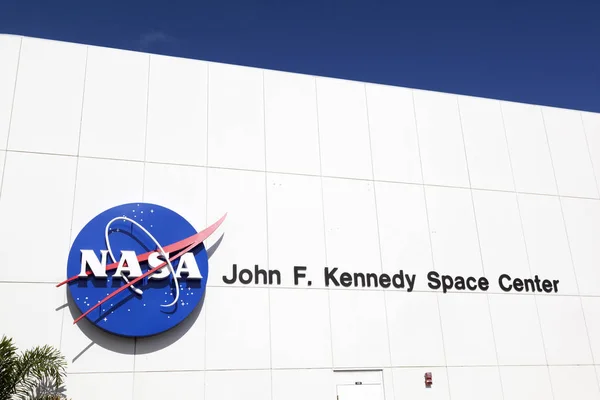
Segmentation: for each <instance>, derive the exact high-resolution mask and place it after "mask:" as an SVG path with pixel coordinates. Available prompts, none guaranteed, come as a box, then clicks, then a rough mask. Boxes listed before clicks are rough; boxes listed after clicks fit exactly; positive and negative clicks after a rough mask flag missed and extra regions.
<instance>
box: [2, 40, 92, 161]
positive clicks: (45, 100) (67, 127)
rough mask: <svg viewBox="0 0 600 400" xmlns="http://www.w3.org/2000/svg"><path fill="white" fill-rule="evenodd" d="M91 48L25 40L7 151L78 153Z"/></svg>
mask: <svg viewBox="0 0 600 400" xmlns="http://www.w3.org/2000/svg"><path fill="white" fill-rule="evenodd" d="M86 57H87V46H83V45H78V44H70V43H62V42H55V41H50V40H39V39H30V38H23V44H22V46H21V58H20V62H19V76H18V78H17V79H18V82H17V87H16V92H15V99H14V106H13V115H12V122H11V128H10V139H9V143H8V148H9V149H12V150H23V151H38V152H46V153H59V154H77V151H78V147H79V128H80V124H81V107H82V104H83V90H84V86H83V85H84V79H85V69H86V67H85V64H86Z"/></svg>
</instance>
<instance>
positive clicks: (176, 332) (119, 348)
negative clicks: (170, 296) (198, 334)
mask: <svg viewBox="0 0 600 400" xmlns="http://www.w3.org/2000/svg"><path fill="white" fill-rule="evenodd" d="M224 236H225V234H222V235H221V236H220V237H219V239H218V240H217V241H216V242H215V243H214V244H213V245H212V246H211V247H210V248H208V249H207V255H208V259H209V260H210V258H211V257H212V255H213V254H214V252H215V251H216V250H217V248H218V247H219V246H220V244H221V242H222V241H223V237H224ZM209 268H210V267H209ZM66 290H67V304H64V305H62V306H60V307H58V308H57V309H56V311H59V310H62V309H63V308H65V307H67V306H68V307H69V311H70V312H71V318H72V319H73V320H75V319H77V318H78V317H79V316H80V315H81V311H79V309H78V308H77V306H76V305H75V302H74V301H72V298H71V292H70V291H69V290H68V289H66ZM205 297H206V291H205V292H204V296H203V297H202V300H201V301H200V304H198V306H197V307H196V308H195V309H194V310H193V311H192V312H191V314H190V315H188V317H187V318H186V319H184V320H183V321H182V322H181V323H180V324H179V325H177V326H175V327H174V328H173V329H170V330H168V331H166V332H163V333H160V334H158V335H155V336H149V337H145V338H144V342H145V343H144V350H143V351H142V352H137V351H135V346H134V350H133V351H131V347H130V346H123V345H122V342H121V341H119V340H116V341H115V340H114V338H115V335H113V334H111V333H108V332H106V331H103V330H102V329H100V328H97V327H96V326H94V325H92V323H91V322H90V321H88V320H87V319H85V318H84V319H82V320H81V321H80V322H79V323H78V324H77V325H78V326H79V329H81V331H82V332H83V334H84V335H85V336H86V337H87V338H88V339H89V340H90V343H89V344H88V345H86V346H85V347H84V348H83V349H81V351H80V352H79V353H78V354H77V355H76V356H75V357H74V358H73V359H72V360H71V362H73V363H74V362H76V361H77V359H78V358H79V357H81V356H82V355H84V354H85V352H86V351H88V350H89V349H90V348H92V347H93V346H94V345H97V346H100V347H102V348H105V349H107V350H110V351H113V352H116V353H121V354H129V355H132V354H134V352H135V354H148V353H153V352H155V351H158V350H161V349H164V348H165V347H168V346H170V345H172V344H173V343H175V342H177V341H178V340H179V339H180V338H181V337H183V335H185V334H186V333H187V331H188V330H189V329H190V328H191V327H192V325H194V323H195V322H196V320H197V319H198V316H199V315H200V313H201V312H202V309H203V308H204V299H205Z"/></svg>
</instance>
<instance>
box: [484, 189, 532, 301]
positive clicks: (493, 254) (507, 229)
mask: <svg viewBox="0 0 600 400" xmlns="http://www.w3.org/2000/svg"><path fill="white" fill-rule="evenodd" d="M473 202H474V204H475V216H476V218H477V230H478V232H479V240H480V243H481V255H482V258H483V266H484V269H485V275H486V276H487V277H488V280H489V281H490V289H489V291H490V292H502V291H501V289H500V286H499V285H498V278H499V277H500V275H502V274H508V275H510V276H511V277H512V278H528V277H529V276H530V272H529V263H528V261H527V250H526V248H525V240H524V238H523V231H522V229H521V219H520V218H521V217H520V215H519V206H518V204H517V196H516V194H514V193H506V192H496V191H483V190H474V191H473Z"/></svg>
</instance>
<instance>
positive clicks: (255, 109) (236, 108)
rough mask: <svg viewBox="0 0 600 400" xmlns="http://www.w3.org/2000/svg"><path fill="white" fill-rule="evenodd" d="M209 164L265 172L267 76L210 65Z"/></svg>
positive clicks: (257, 70) (224, 66)
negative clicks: (265, 93)
mask: <svg viewBox="0 0 600 400" xmlns="http://www.w3.org/2000/svg"><path fill="white" fill-rule="evenodd" d="M208 71H209V72H208V93H209V94H208V164H209V165H211V166H218V167H227V168H241V169H254V170H264V169H265V130H264V118H265V115H264V97H263V72H262V71H261V70H259V69H254V68H242V67H237V66H233V65H225V64H214V63H210V64H209V65H208Z"/></svg>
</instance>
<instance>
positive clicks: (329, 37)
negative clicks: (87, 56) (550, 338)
mask: <svg viewBox="0 0 600 400" xmlns="http://www.w3.org/2000/svg"><path fill="white" fill-rule="evenodd" d="M0 32H4V33H13V34H21V35H26V36H34V37H43V38H50V39H57V40H64V41H71V42H78V43H88V44H95V45H101V46H108V47H116V48H123V49H131V50H142V51H148V52H152V53H159V54H168V55H173V56H179V57H187V58H195V59H202V60H209V61H219V62H226V63H232V64H240V65H249V66H256V67H264V68H269V69H277V70H284V71H292V72H301V73H307V74H315V75H322V76H333V77H338V78H345V79H354V80H360V81H367V82H377V83H385V84H391V85H397V86H405V87H413V88H421V89H430V90H438V91H444V92H451V93H461V94H469V95H474V96H483V97H491V98H497V99H505V100H512V101H520V102H526V103H536V104H544V105H551V106H557V107H566V108H574V109H580V110H589V111H595V112H600V0H568V1H567V0H564V1H561V2H558V1H554V0H546V1H538V0H531V1H528V0H520V1H518V0H504V1H500V0H492V1H489V0H479V1H443V0H411V1H379V0H370V1H357V0H339V1H328V0H305V1H303V2H292V1H275V0H268V1H267V0H262V1H251V0H210V1H177V0H163V1H158V0H147V1H143V2H142V1H135V0H125V1H113V0H104V1H97V2H90V1H81V0H77V1H73V0H65V1H48V0H36V1H30V0H0ZM0 62H1V60H0Z"/></svg>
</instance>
